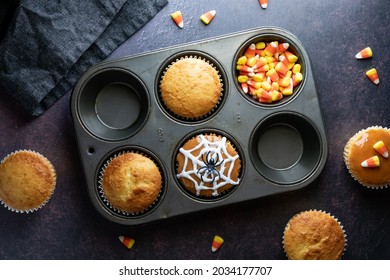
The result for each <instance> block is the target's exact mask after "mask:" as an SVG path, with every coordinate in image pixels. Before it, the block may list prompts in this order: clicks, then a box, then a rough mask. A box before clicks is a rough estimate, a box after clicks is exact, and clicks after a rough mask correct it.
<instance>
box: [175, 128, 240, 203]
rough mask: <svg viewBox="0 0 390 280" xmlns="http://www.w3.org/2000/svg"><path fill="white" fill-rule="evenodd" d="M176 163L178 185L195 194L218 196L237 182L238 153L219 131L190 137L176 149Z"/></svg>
mask: <svg viewBox="0 0 390 280" xmlns="http://www.w3.org/2000/svg"><path fill="white" fill-rule="evenodd" d="M176 164H177V174H176V176H177V178H178V180H179V182H180V184H181V186H182V187H183V188H184V189H185V190H187V191H188V192H190V193H191V194H193V195H195V196H197V197H218V196H220V195H221V194H223V193H226V192H227V191H228V190H231V189H232V188H233V187H235V186H237V185H238V184H239V183H240V174H241V159H240V156H239V154H238V152H237V150H236V149H235V147H234V146H233V145H232V143H231V142H230V141H229V140H228V139H227V138H226V137H225V136H222V135H216V134H212V133H211V134H199V135H196V136H195V137H192V138H191V139H189V140H188V141H186V142H185V143H184V145H183V146H182V147H181V148H180V149H179V152H178V154H177V156H176Z"/></svg>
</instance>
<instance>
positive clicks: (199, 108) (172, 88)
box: [160, 57, 222, 119]
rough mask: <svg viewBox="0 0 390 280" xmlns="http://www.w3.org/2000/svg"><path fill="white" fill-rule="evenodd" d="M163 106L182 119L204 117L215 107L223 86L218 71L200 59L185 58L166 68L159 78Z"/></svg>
mask: <svg viewBox="0 0 390 280" xmlns="http://www.w3.org/2000/svg"><path fill="white" fill-rule="evenodd" d="M160 90H161V98H162V101H163V103H164V105H165V106H166V107H167V108H168V109H169V110H170V111H171V112H173V113H174V114H176V115H177V116H179V117H182V118H184V119H197V118H200V117H204V116H206V115H207V114H209V113H210V112H212V110H213V109H214V108H216V107H217V105H218V102H219V100H220V98H221V93H222V84H221V81H220V77H219V75H218V72H217V70H215V69H214V68H213V67H212V66H211V65H210V64H209V63H207V62H206V61H205V60H202V59H200V58H193V57H186V58H182V59H180V60H177V61H176V62H174V63H173V64H171V65H170V66H169V68H168V69H167V70H166V72H165V74H164V75H163V77H162V80H161V84H160Z"/></svg>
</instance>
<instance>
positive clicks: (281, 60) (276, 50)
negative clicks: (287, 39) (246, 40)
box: [236, 41, 303, 103]
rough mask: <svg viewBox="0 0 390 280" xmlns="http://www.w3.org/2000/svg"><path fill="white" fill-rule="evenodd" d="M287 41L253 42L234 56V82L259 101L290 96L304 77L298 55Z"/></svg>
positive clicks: (268, 101)
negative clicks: (235, 72)
mask: <svg viewBox="0 0 390 280" xmlns="http://www.w3.org/2000/svg"><path fill="white" fill-rule="evenodd" d="M289 47H290V45H289V43H283V42H278V41H271V42H263V41H260V42H253V43H251V44H250V45H249V46H248V47H247V48H246V49H245V50H244V52H243V55H241V56H240V57H238V58H237V61H236V69H237V70H238V71H237V81H238V82H239V84H240V86H241V89H242V92H243V93H245V94H246V93H248V94H249V95H250V96H251V97H252V98H254V99H256V100H257V101H259V102H260V103H272V102H276V101H278V100H280V99H282V98H283V97H284V96H288V95H292V94H293V93H294V87H295V86H297V85H298V84H299V83H300V82H302V80H303V75H302V73H301V70H302V65H301V64H300V63H299V62H298V59H299V58H298V56H297V55H296V54H295V53H293V52H291V51H288V49H289Z"/></svg>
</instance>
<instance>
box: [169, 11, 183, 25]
mask: <svg viewBox="0 0 390 280" xmlns="http://www.w3.org/2000/svg"><path fill="white" fill-rule="evenodd" d="M171 17H172V19H173V21H174V22H175V23H176V25H177V26H178V27H180V28H183V27H184V23H183V15H182V14H181V12H180V11H176V12H174V13H172V14H171Z"/></svg>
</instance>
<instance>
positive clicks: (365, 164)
mask: <svg viewBox="0 0 390 280" xmlns="http://www.w3.org/2000/svg"><path fill="white" fill-rule="evenodd" d="M389 147H390V130H389V129H387V128H383V127H380V126H372V127H369V128H366V129H363V130H361V131H359V132H358V133H356V134H355V135H354V136H352V137H351V138H350V139H349V140H348V142H347V144H346V145H345V147H344V154H343V156H344V162H345V165H346V167H347V169H348V171H349V173H350V174H351V176H352V177H353V178H354V179H355V180H356V181H358V182H359V183H360V184H361V185H363V186H365V187H368V188H372V189H380V188H384V187H387V186H388V185H389V184H390V159H389V154H388V150H387V149H388V148H389Z"/></svg>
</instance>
